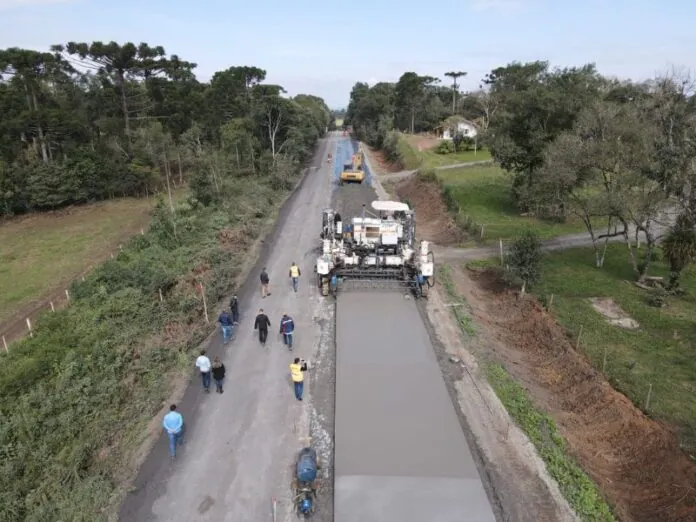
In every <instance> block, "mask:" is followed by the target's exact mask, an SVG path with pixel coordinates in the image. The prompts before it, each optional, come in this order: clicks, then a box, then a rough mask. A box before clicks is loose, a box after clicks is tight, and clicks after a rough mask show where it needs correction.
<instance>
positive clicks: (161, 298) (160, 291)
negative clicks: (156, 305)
mask: <svg viewBox="0 0 696 522" xmlns="http://www.w3.org/2000/svg"><path fill="white" fill-rule="evenodd" d="M159 296H160V302H162V301H164V298H163V297H162V289H161V288H160V289H159Z"/></svg>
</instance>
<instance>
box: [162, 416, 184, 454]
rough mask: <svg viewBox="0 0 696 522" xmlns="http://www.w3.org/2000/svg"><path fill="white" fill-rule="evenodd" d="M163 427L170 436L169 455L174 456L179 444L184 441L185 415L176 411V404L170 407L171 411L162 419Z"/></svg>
mask: <svg viewBox="0 0 696 522" xmlns="http://www.w3.org/2000/svg"><path fill="white" fill-rule="evenodd" d="M162 427H163V428H164V431H165V432H166V433H167V437H169V455H170V456H171V457H172V458H174V457H176V447H177V445H182V444H183V443H184V417H183V416H182V415H181V413H179V412H178V411H176V404H172V405H171V406H170V407H169V413H167V414H166V415H165V416H164V419H162Z"/></svg>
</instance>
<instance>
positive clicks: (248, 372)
mask: <svg viewBox="0 0 696 522" xmlns="http://www.w3.org/2000/svg"><path fill="white" fill-rule="evenodd" d="M334 146H335V140H334V139H326V140H322V142H320V144H319V146H318V149H317V153H316V154H315V157H314V159H313V163H312V167H310V169H309V172H308V173H307V175H306V177H305V179H304V181H303V183H302V185H301V186H300V187H299V188H298V189H297V191H296V192H295V194H294V195H293V196H292V197H291V198H290V199H289V200H288V201H287V203H286V204H285V206H284V208H283V210H282V211H281V214H280V219H279V223H278V225H277V228H276V230H275V232H274V233H273V234H272V235H271V236H270V237H269V241H268V242H267V243H268V244H267V247H266V248H265V249H264V251H263V252H262V255H261V259H260V260H259V262H258V264H257V266H256V268H255V270H254V271H253V272H252V273H251V275H250V277H249V281H248V282H247V284H245V285H244V287H243V288H242V289H241V290H240V292H238V295H239V296H240V302H241V305H240V306H241V311H242V318H241V325H240V326H239V327H238V328H237V329H236V330H237V331H236V332H235V338H234V340H233V341H232V342H231V343H230V344H229V345H227V346H222V344H221V342H220V338H219V337H218V336H215V337H214V338H212V340H211V341H210V343H209V345H207V346H206V348H207V349H208V352H209V355H211V357H212V356H214V355H219V356H221V358H222V360H223V362H224V363H225V366H226V367H227V378H226V385H225V393H224V394H222V395H219V394H216V393H214V392H213V393H211V394H209V395H206V394H204V393H203V392H202V390H201V388H200V381H199V379H198V377H197V375H195V372H194V370H193V364H194V363H193V359H194V358H192V361H191V368H192V376H193V379H192V382H191V384H190V386H189V387H188V389H187V391H186V393H185V395H184V398H183V400H182V401H181V402H180V404H179V408H180V411H181V412H182V414H183V415H184V421H185V423H186V426H187V432H186V441H185V444H184V446H183V448H182V450H181V451H180V452H179V453H178V454H177V457H176V459H175V460H174V461H173V462H172V461H170V459H169V456H168V452H167V441H166V437H165V436H164V435H162V437H161V439H160V440H159V442H158V444H157V445H156V446H155V448H154V449H153V451H152V453H151V454H150V456H149V457H148V459H147V460H146V462H145V463H144V465H143V466H142V467H141V470H140V473H139V476H138V478H137V480H136V482H135V484H134V488H133V491H132V492H131V493H130V494H129V495H128V497H127V498H126V500H125V501H124V503H123V505H122V507H121V511H120V520H122V521H127V522H130V521H133V522H144V521H167V522H178V521H181V522H193V521H210V522H213V521H214V522H232V521H234V522H237V521H254V522H255V521H263V520H271V505H272V503H271V499H272V498H275V499H276V501H277V511H278V518H277V520H279V521H283V520H292V519H294V515H293V513H292V493H291V488H290V486H291V482H292V478H293V476H294V472H293V468H294V463H295V457H296V455H297V452H298V451H299V450H300V449H301V448H302V447H303V446H305V445H307V443H308V439H307V435H308V434H309V431H310V418H313V417H314V416H316V415H315V413H314V412H313V410H312V405H311V396H312V394H311V385H310V386H308V387H307V388H308V389H307V390H306V400H305V401H304V402H299V401H296V400H295V398H294V396H293V392H292V385H291V382H290V378H289V370H288V365H289V363H290V362H291V360H292V358H293V357H295V356H299V357H305V358H307V359H311V358H312V356H313V355H315V354H317V353H321V352H322V351H323V352H326V351H327V350H328V348H327V347H326V346H324V347H322V344H323V343H324V341H323V339H326V338H327V335H329V336H330V335H331V334H327V328H329V326H330V322H331V319H332V318H331V317H330V316H326V317H323V316H325V314H326V313H328V312H327V311H326V310H328V309H327V308H326V306H327V304H326V302H325V301H324V300H323V299H322V298H321V297H320V296H319V295H318V293H317V289H316V286H315V285H314V278H313V265H314V260H315V256H316V246H317V243H318V238H319V231H320V225H321V220H320V216H321V210H322V209H323V208H325V207H327V206H328V205H329V203H330V198H331V192H332V189H333V186H332V182H331V181H332V180H331V173H330V171H329V169H328V164H327V162H326V154H327V153H328V152H329V151H330V150H332V148H333V147H334ZM293 261H296V262H297V264H298V265H299V266H300V268H301V270H302V274H303V276H302V278H301V281H300V287H299V292H298V293H294V292H293V291H292V288H291V285H290V281H289V279H288V268H289V266H290V264H291V262H293ZM263 266H266V267H267V268H268V273H269V275H270V278H271V292H272V295H271V296H270V297H268V298H266V299H262V298H261V296H260V293H259V291H258V283H257V281H258V273H259V271H260V269H261V267H263ZM260 307H263V308H264V309H265V311H266V313H267V314H268V316H269V318H270V319H271V322H272V326H271V330H270V332H269V339H268V343H267V345H266V346H265V347H262V346H261V345H260V344H259V341H258V337H257V335H256V332H255V331H254V329H253V321H254V317H255V314H256V313H257V311H258V309H259V308H260ZM283 313H288V314H290V315H291V316H292V317H293V318H294V319H295V323H296V335H295V350H294V352H293V353H289V352H288V350H287V349H286V348H285V347H284V346H283V343H282V341H281V339H280V336H279V335H277V330H274V329H276V328H278V324H279V321H280V317H281V315H282V314H283ZM322 317H323V318H322ZM328 517H330V513H329V514H328ZM325 520H330V518H326V519H325Z"/></svg>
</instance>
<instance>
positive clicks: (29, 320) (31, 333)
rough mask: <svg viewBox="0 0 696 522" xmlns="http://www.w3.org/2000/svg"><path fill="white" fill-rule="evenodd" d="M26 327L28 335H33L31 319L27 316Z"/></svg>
mask: <svg viewBox="0 0 696 522" xmlns="http://www.w3.org/2000/svg"><path fill="white" fill-rule="evenodd" d="M27 328H28V329H29V337H34V332H32V331H31V319H29V318H28V317H27Z"/></svg>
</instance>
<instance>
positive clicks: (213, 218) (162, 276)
mask: <svg viewBox="0 0 696 522" xmlns="http://www.w3.org/2000/svg"><path fill="white" fill-rule="evenodd" d="M294 179H295V180H296V179H297V178H296V177H295V178H294ZM240 183H243V185H244V192H243V193H241V191H240V190H239V188H238V187H239V184H240ZM222 191H223V192H222V194H224V197H221V198H220V200H219V201H220V203H219V204H216V205H211V206H207V207H206V206H203V205H202V204H200V203H199V202H198V201H197V200H195V199H193V198H191V199H189V201H188V202H187V203H185V204H183V205H180V206H179V207H178V208H177V211H176V212H175V213H172V212H171V211H170V209H169V208H168V206H166V205H165V204H164V203H163V202H160V204H159V205H158V207H157V209H156V210H155V215H154V218H153V222H152V225H151V227H150V229H149V230H148V232H147V233H146V234H145V235H143V236H136V237H134V238H133V239H132V240H131V241H130V242H129V243H128V244H127V245H125V247H124V249H123V252H121V253H119V255H118V256H117V257H116V258H115V259H113V260H111V261H108V262H107V263H105V264H104V265H102V266H101V267H99V268H98V269H96V270H95V271H94V272H92V273H91V274H90V275H89V276H88V277H87V278H86V280H85V281H84V282H80V283H78V284H76V285H74V286H73V288H72V294H73V301H72V306H71V307H70V308H67V309H65V310H62V311H59V312H56V313H52V314H47V315H45V316H43V317H42V318H41V319H40V320H39V321H38V323H37V325H36V329H35V331H34V336H33V337H32V338H28V339H26V340H23V341H21V342H18V343H17V344H15V345H13V350H12V351H11V352H10V353H9V354H8V355H5V356H3V357H2V360H0V394H1V396H2V397H3V401H2V405H0V415H1V416H2V418H3V422H2V424H1V425H0V454H1V455H2V458H0V520H3V521H37V522H38V521H44V520H70V521H85V522H88V521H89V522H92V521H95V520H103V519H105V515H104V511H103V509H104V507H105V506H107V505H108V504H109V502H110V501H111V500H112V498H113V495H114V493H115V491H116V488H117V486H118V483H119V481H120V480H121V479H123V478H124V472H123V469H124V468H125V467H126V466H127V463H128V457H129V454H130V451H131V450H132V449H133V446H137V445H139V444H140V442H141V441H142V433H143V431H144V426H146V425H147V423H148V422H149V421H150V420H151V419H152V416H153V415H154V414H155V413H156V412H157V411H158V410H159V408H160V407H161V405H162V401H163V400H165V399H166V397H167V396H168V394H169V392H170V386H171V381H172V377H173V376H175V375H176V374H177V372H178V371H179V370H180V369H181V368H183V367H184V366H185V365H187V364H189V362H190V361H189V356H188V353H189V351H190V350H191V349H192V348H194V347H196V346H197V345H198V344H199V343H200V342H201V341H202V340H203V339H204V338H205V337H206V336H207V335H208V334H209V333H210V332H211V331H212V329H213V328H214V326H213V325H206V323H205V322H204V320H203V306H202V301H201V298H200V293H199V291H198V288H197V283H198V282H203V283H204V284H205V288H206V297H207V299H208V303H209V307H210V308H213V307H214V304H215V303H216V302H217V301H219V300H220V299H221V298H222V297H223V296H225V295H227V294H228V293H229V292H230V291H231V290H232V287H233V284H234V280H235V277H236V276H238V275H240V267H241V266H242V265H243V264H244V261H245V254H247V253H248V252H249V251H250V250H251V246H252V244H253V242H254V240H255V239H257V238H258V237H259V236H260V235H261V234H262V233H263V232H264V231H265V230H266V229H267V228H268V227H269V225H270V224H271V223H272V221H273V217H274V213H275V212H276V211H277V209H278V207H279V203H280V202H282V201H283V200H284V197H283V196H284V195H286V194H287V193H288V191H287V189H284V188H283V186H282V185H279V184H278V182H277V179H275V178H274V177H272V176H258V177H247V178H244V179H232V180H230V181H229V186H223V187H222ZM160 289H162V292H163V298H164V299H163V300H162V301H160V299H159V290H160Z"/></svg>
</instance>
